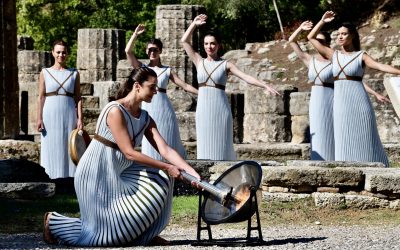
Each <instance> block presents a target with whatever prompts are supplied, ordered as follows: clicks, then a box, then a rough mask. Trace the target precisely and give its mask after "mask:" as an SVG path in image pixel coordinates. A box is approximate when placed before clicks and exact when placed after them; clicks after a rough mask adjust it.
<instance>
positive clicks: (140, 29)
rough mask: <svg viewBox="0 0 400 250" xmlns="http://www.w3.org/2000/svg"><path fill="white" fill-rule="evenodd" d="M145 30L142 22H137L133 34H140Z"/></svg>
mask: <svg viewBox="0 0 400 250" xmlns="http://www.w3.org/2000/svg"><path fill="white" fill-rule="evenodd" d="M145 31H146V29H145V28H144V25H143V24H139V25H138V26H137V27H136V29H135V34H136V35H140V34H142V33H143V32H145Z"/></svg>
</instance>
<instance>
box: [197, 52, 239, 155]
mask: <svg viewBox="0 0 400 250" xmlns="http://www.w3.org/2000/svg"><path fill="white" fill-rule="evenodd" d="M226 64H227V61H226V60H218V61H209V60H206V59H203V60H202V61H201V62H200V63H199V64H198V66H197V81H198V82H199V93H198V98H197V108H196V137H197V159H208V160H235V159H236V155H235V151H234V149H233V123H232V111H231V106H230V104H229V102H228V98H227V96H226V93H225V90H224V89H221V88H216V87H215V86H216V85H217V84H218V85H220V86H221V87H222V86H226V81H227V68H226V67H227V66H226ZM202 84H205V85H206V86H203V87H201V85H202Z"/></svg>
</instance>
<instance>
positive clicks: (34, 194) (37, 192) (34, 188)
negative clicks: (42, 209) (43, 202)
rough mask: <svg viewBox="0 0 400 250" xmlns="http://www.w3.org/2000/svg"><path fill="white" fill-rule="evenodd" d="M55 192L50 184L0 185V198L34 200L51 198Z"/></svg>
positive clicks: (21, 183) (54, 188) (19, 183)
mask: <svg viewBox="0 0 400 250" xmlns="http://www.w3.org/2000/svg"><path fill="white" fill-rule="evenodd" d="M55 190H56V185H55V184H54V183H50V182H26V183H24V182H18V183H0V198H6V199H24V200H34V199H39V198H47V197H52V196H53V195H54V194H55Z"/></svg>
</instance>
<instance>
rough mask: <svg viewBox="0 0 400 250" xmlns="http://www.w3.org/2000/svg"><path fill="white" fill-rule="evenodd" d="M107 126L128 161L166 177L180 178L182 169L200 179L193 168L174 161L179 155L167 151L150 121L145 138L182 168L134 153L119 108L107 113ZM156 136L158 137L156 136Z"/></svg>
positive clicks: (176, 160) (178, 160)
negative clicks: (149, 167)
mask: <svg viewBox="0 0 400 250" xmlns="http://www.w3.org/2000/svg"><path fill="white" fill-rule="evenodd" d="M107 124H108V126H109V128H110V130H111V133H112V135H113V137H114V139H115V141H116V143H117V145H118V147H119V148H120V150H121V152H122V153H123V154H124V155H125V157H126V158H127V159H129V160H131V161H136V162H138V163H140V164H144V165H147V166H151V167H154V168H158V169H161V170H164V171H166V172H167V173H168V175H170V176H172V177H174V178H179V177H180V170H181V169H182V168H183V169H184V170H188V171H187V172H189V173H190V174H192V175H194V176H195V177H197V178H200V177H199V175H198V174H197V173H196V171H194V170H193V168H191V167H190V166H189V165H188V164H187V163H186V162H185V161H184V160H183V159H182V158H180V159H176V158H177V157H178V158H179V157H180V156H179V155H178V156H176V155H174V154H173V153H171V152H170V150H173V149H168V145H167V146H165V145H166V143H165V141H164V140H163V139H162V137H161V136H160V135H159V133H158V130H157V128H156V127H155V124H154V121H151V122H150V125H149V127H148V128H147V129H146V132H145V133H146V134H147V135H146V138H150V140H149V141H156V142H157V145H156V146H157V147H156V149H157V150H159V151H160V153H161V155H162V156H163V157H165V158H166V159H167V160H171V162H172V163H173V164H178V163H179V164H182V166H181V165H179V167H178V166H176V165H173V164H168V163H165V162H162V161H158V160H155V159H153V158H151V157H148V156H147V155H145V154H142V153H141V152H138V151H136V150H135V149H134V145H132V142H131V140H130V137H129V132H128V128H127V127H126V123H125V118H124V115H123V114H122V111H121V110H120V109H119V108H117V107H114V108H112V109H111V110H110V111H109V113H108V116H107ZM149 130H151V131H152V134H151V135H149V134H148V133H149V132H148V131H149ZM156 134H158V135H156ZM152 138H153V139H152ZM160 138H161V139H160ZM161 140H162V141H161ZM164 144H165V145H164ZM168 153H169V155H166V154H168ZM175 153H176V152H175ZM176 154H177V153H176ZM164 155H165V156H164ZM182 161H183V162H185V164H186V165H185V164H183V163H182Z"/></svg>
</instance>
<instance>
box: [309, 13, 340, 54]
mask: <svg viewBox="0 0 400 250" xmlns="http://www.w3.org/2000/svg"><path fill="white" fill-rule="evenodd" d="M334 18H335V13H334V12H333V11H327V12H325V14H324V15H323V16H322V18H321V20H320V21H319V22H318V23H317V24H316V25H315V26H314V28H313V29H312V30H311V31H310V33H309V34H308V36H307V38H308V40H309V41H310V42H311V44H312V45H313V46H314V48H315V49H316V50H317V51H318V53H320V54H321V55H322V56H323V57H325V58H327V59H331V58H332V55H333V49H331V48H330V47H327V46H324V45H323V44H322V43H321V42H320V41H318V40H317V35H318V33H319V32H320V31H321V29H322V27H323V26H324V24H325V23H329V22H331V21H332V20H333V19H334Z"/></svg>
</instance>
